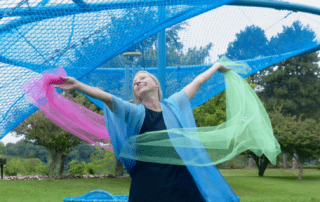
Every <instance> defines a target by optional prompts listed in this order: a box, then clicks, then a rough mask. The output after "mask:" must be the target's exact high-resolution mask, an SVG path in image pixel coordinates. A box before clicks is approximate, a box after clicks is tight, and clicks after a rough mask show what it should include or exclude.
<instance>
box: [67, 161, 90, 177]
mask: <svg viewBox="0 0 320 202" xmlns="http://www.w3.org/2000/svg"><path fill="white" fill-rule="evenodd" d="M85 171H86V163H85V162H84V161H82V162H81V164H79V163H78V162H77V161H75V160H73V161H71V162H70V169H69V170H68V172H69V173H70V174H75V175H77V174H81V175H84V174H85V173H86V172H85Z"/></svg>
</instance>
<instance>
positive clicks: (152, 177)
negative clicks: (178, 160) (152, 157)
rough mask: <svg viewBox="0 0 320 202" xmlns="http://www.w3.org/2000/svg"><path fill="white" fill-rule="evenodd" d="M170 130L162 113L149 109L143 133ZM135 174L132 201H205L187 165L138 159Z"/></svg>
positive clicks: (132, 182)
mask: <svg viewBox="0 0 320 202" xmlns="http://www.w3.org/2000/svg"><path fill="white" fill-rule="evenodd" d="M166 129H167V128H166V126H165V124H164V120H163V116H162V112H156V111H152V110H150V109H147V108H146V116H145V119H144V122H143V125H142V128H141V131H140V133H139V134H142V133H145V132H151V131H158V130H166ZM173 149H174V148H173ZM174 152H176V151H175V150H174ZM176 155H178V154H177V153H176ZM131 177H132V181H131V186H130V194H129V202H148V201H152V202H162V201H163V202H205V200H204V198H203V197H202V195H201V193H200V191H199V189H198V187H197V185H196V183H195V182H194V179H193V177H192V175H191V174H190V172H189V171H188V168H187V167H186V166H185V165H183V166H181V165H171V164H159V163H150V162H142V161H136V165H135V166H134V167H133V169H132V171H131Z"/></svg>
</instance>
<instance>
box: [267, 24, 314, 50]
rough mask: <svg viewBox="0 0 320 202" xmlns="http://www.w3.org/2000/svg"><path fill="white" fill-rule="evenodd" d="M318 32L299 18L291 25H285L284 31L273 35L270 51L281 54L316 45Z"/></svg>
mask: <svg viewBox="0 0 320 202" xmlns="http://www.w3.org/2000/svg"><path fill="white" fill-rule="evenodd" d="M315 38H316V33H315V32H314V31H313V30H312V29H311V28H310V27H309V25H308V26H306V27H303V24H302V23H301V22H300V21H299V20H297V21H295V22H293V23H292V25H291V26H290V27H289V26H283V31H282V32H280V33H278V34H277V35H276V36H273V37H271V39H270V42H269V51H270V53H271V55H280V54H283V53H288V52H293V51H296V50H299V49H303V48H308V47H310V46H313V45H316V44H317V42H316V40H315Z"/></svg>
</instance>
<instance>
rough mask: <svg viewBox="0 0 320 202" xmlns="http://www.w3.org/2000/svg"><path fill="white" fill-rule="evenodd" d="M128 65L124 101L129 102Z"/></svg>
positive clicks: (127, 67)
mask: <svg viewBox="0 0 320 202" xmlns="http://www.w3.org/2000/svg"><path fill="white" fill-rule="evenodd" d="M129 75H130V73H129V65H126V72H125V92H126V100H127V101H128V100H129V85H130V84H129V78H130V77H129Z"/></svg>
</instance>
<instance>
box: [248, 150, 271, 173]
mask: <svg viewBox="0 0 320 202" xmlns="http://www.w3.org/2000/svg"><path fill="white" fill-rule="evenodd" d="M250 153H251V156H252V158H253V159H254V161H255V162H256V164H257V166H258V169H259V172H258V174H259V177H263V175H264V171H265V170H266V169H267V166H268V164H269V163H270V161H269V159H268V158H267V157H266V156H265V155H264V154H263V155H262V156H261V157H259V156H257V155H255V154H254V153H253V152H250Z"/></svg>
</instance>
